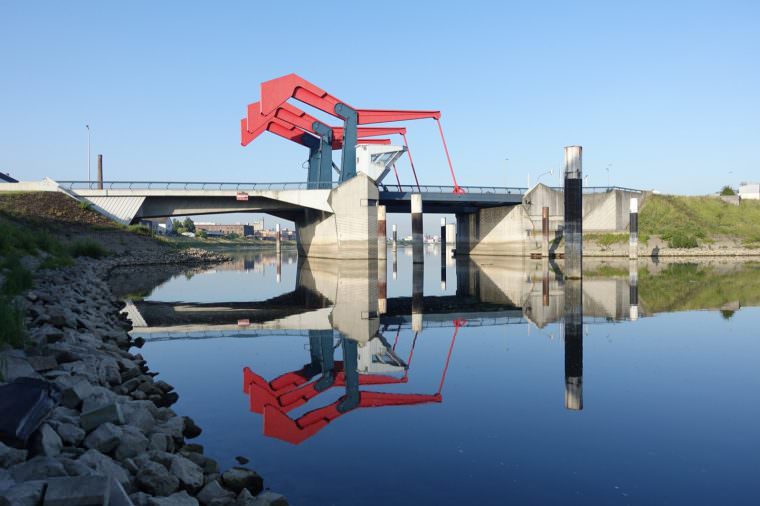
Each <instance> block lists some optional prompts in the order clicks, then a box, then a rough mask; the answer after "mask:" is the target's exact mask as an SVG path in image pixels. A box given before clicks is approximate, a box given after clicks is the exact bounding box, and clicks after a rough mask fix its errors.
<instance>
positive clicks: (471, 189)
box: [380, 184, 527, 195]
mask: <svg viewBox="0 0 760 506" xmlns="http://www.w3.org/2000/svg"><path fill="white" fill-rule="evenodd" d="M454 188H455V187H454V186H450V185H419V186H417V185H416V184H402V185H397V184H381V185H380V190H381V191H384V192H391V193H452V192H453V191H454ZM459 188H461V189H462V190H464V192H465V193H478V194H488V193H492V194H500V195H505V194H512V193H515V194H522V193H525V192H526V191H527V188H519V187H507V186H459Z"/></svg>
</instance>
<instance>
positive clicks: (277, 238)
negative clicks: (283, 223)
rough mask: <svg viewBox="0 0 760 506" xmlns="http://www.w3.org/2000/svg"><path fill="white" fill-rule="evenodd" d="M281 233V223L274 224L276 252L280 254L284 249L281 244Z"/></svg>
mask: <svg viewBox="0 0 760 506" xmlns="http://www.w3.org/2000/svg"><path fill="white" fill-rule="evenodd" d="M280 236H281V234H280V224H279V223H277V224H275V226H274V252H275V253H277V254H278V255H279V254H280V251H281V249H282V245H281V244H280V240H281V237H280Z"/></svg>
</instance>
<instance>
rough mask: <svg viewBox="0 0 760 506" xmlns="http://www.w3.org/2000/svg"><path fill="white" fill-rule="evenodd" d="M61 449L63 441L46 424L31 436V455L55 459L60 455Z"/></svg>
mask: <svg viewBox="0 0 760 506" xmlns="http://www.w3.org/2000/svg"><path fill="white" fill-rule="evenodd" d="M62 448H63V441H61V438H60V436H59V435H58V434H57V433H56V432H55V431H54V430H53V428H52V427H51V426H50V425H48V424H46V423H43V424H42V426H40V428H39V429H38V430H37V432H35V434H34V436H32V453H33V454H35V455H45V456H47V457H55V456H57V455H60V454H61V449H62Z"/></svg>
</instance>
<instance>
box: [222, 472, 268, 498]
mask: <svg viewBox="0 0 760 506" xmlns="http://www.w3.org/2000/svg"><path fill="white" fill-rule="evenodd" d="M222 483H223V484H224V486H225V487H226V488H228V489H230V490H232V491H233V492H235V493H236V494H239V493H240V492H241V491H242V490H243V489H248V491H249V492H251V494H253V495H256V494H258V493H259V492H261V491H262V490H263V489H264V480H263V479H262V478H261V476H259V475H258V474H257V473H256V472H255V471H252V470H250V469H246V468H244V467H233V468H231V469H228V470H227V471H225V472H224V473H222Z"/></svg>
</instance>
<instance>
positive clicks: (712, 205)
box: [639, 195, 760, 248]
mask: <svg viewBox="0 0 760 506" xmlns="http://www.w3.org/2000/svg"><path fill="white" fill-rule="evenodd" d="M639 233H640V235H641V236H643V237H648V236H655V235H657V236H660V237H661V238H662V239H664V240H666V241H668V242H669V243H670V244H671V246H672V247H675V248H688V247H696V246H697V245H698V244H701V243H709V242H714V241H716V240H721V239H731V240H735V241H737V242H739V243H741V244H742V245H744V246H746V247H760V201H755V200H744V201H742V202H741V203H740V204H739V205H738V206H736V205H732V204H729V203H726V202H724V201H722V200H721V199H719V198H716V197H684V196H675V195H650V196H648V197H647V198H646V200H645V201H644V203H643V206H642V208H641V212H640V213H639Z"/></svg>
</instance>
